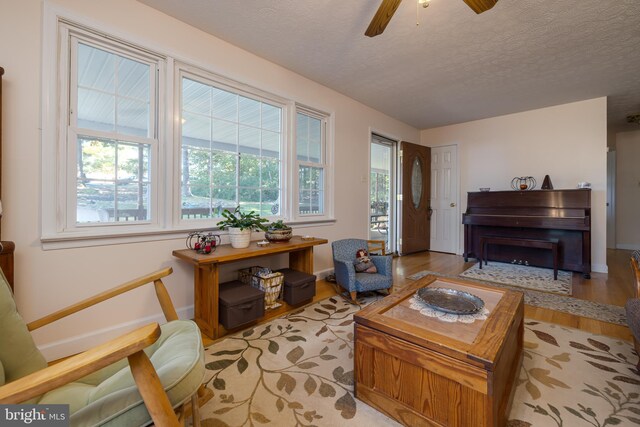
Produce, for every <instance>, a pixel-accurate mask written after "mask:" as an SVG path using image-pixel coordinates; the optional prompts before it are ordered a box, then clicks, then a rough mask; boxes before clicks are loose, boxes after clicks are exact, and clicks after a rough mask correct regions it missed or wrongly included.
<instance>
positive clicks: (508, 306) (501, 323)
mask: <svg viewBox="0 0 640 427" xmlns="http://www.w3.org/2000/svg"><path fill="white" fill-rule="evenodd" d="M426 286H435V287H442V288H451V289H457V290H461V291H466V292H469V293H472V294H474V295H476V296H478V297H480V298H482V300H484V302H485V307H486V308H487V309H488V310H489V315H488V316H487V319H486V320H475V321H474V322H473V323H460V322H456V323H450V322H445V321H442V320H439V319H437V318H434V317H428V316H425V315H423V314H420V312H419V311H418V310H414V309H412V308H410V302H409V300H410V299H411V298H412V297H413V295H414V294H415V292H416V291H417V290H418V289H420V288H423V287H426ZM523 307H524V296H523V294H522V293H521V292H518V291H511V290H508V289H503V288H493V287H489V286H484V285H480V284H477V283H470V282H465V281H463V280H457V279H449V278H442V277H436V276H426V277H424V278H422V279H420V280H416V281H415V282H413V283H411V284H410V285H409V286H408V287H406V288H404V289H402V290H400V291H398V292H396V293H393V294H392V295H390V296H388V297H386V298H384V299H382V300H380V301H377V302H376V303H373V304H371V305H369V306H368V307H366V308H364V309H363V310H361V311H360V312H358V313H356V314H355V315H354V320H355V322H356V324H359V325H363V326H367V327H370V328H373V329H376V330H379V331H381V332H384V333H386V334H389V335H391V336H394V337H397V338H400V339H403V340H405V341H408V342H411V343H413V344H416V345H418V346H421V347H424V348H429V349H431V350H434V351H437V352H439V353H442V354H446V355H448V356H451V357H454V358H456V359H458V360H464V361H474V364H478V362H480V364H481V365H483V366H484V367H485V368H486V369H488V370H492V367H493V364H494V362H495V361H496V360H497V357H498V355H499V352H500V351H501V348H502V344H503V342H504V340H505V337H506V336H507V334H508V332H509V330H510V329H511V328H512V327H513V325H514V323H515V322H516V321H517V320H520V319H521V318H522V316H523Z"/></svg>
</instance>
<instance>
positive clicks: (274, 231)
mask: <svg viewBox="0 0 640 427" xmlns="http://www.w3.org/2000/svg"><path fill="white" fill-rule="evenodd" d="M292 236H293V230H292V229H291V227H289V226H288V225H287V224H285V223H284V222H283V221H282V220H278V221H275V222H272V223H271V224H269V226H268V227H267V231H265V233H264V237H265V238H266V239H267V240H268V241H270V242H273V243H277V242H288V241H289V240H290V239H291V237H292Z"/></svg>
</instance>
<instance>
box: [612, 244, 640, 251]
mask: <svg viewBox="0 0 640 427" xmlns="http://www.w3.org/2000/svg"><path fill="white" fill-rule="evenodd" d="M616 249H626V250H629V251H637V250H640V245H635V244H633V243H618V244H616Z"/></svg>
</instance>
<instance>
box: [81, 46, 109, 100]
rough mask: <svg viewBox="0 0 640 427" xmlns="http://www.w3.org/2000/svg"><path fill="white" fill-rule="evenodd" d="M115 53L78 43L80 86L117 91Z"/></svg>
mask: <svg viewBox="0 0 640 427" xmlns="http://www.w3.org/2000/svg"><path fill="white" fill-rule="evenodd" d="M115 64H116V60H115V55H112V54H110V53H108V52H105V51H104V50H101V49H96V48H94V47H91V46H87V45H86V44H82V43H78V86H81V87H85V88H91V89H96V90H100V91H104V92H109V93H114V91H115V88H116V86H115V75H114V72H115Z"/></svg>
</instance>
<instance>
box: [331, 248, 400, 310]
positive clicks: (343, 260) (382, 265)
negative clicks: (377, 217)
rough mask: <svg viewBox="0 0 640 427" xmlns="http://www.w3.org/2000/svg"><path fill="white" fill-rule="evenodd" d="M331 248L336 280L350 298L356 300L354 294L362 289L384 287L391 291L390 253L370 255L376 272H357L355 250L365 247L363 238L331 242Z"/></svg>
mask: <svg viewBox="0 0 640 427" xmlns="http://www.w3.org/2000/svg"><path fill="white" fill-rule="evenodd" d="M331 249H332V250H333V266H334V269H335V275H336V282H338V284H339V285H340V286H342V287H343V288H344V289H346V290H347V292H349V294H350V295H351V299H352V300H353V301H355V300H356V294H357V293H358V292H363V291H377V290H382V289H386V290H387V291H388V292H389V293H391V289H392V286H393V271H392V269H391V261H392V257H391V255H370V256H369V258H371V261H372V262H373V264H374V265H375V266H376V269H377V270H378V272H377V273H358V272H356V270H355V267H354V261H355V260H356V252H357V251H358V250H359V249H367V241H366V240H364V239H342V240H336V241H335V242H332V243H331Z"/></svg>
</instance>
